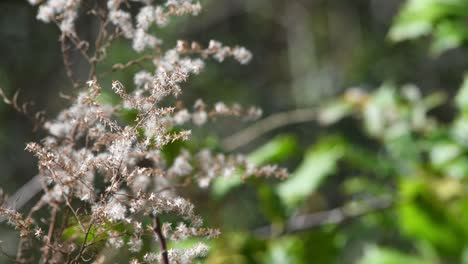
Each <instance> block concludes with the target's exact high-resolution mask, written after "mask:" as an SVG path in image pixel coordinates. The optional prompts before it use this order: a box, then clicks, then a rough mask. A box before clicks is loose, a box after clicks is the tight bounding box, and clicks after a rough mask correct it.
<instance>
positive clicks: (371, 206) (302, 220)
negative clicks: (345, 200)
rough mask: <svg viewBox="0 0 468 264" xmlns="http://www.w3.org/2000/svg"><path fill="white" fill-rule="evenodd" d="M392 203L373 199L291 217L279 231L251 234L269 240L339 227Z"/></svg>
mask: <svg viewBox="0 0 468 264" xmlns="http://www.w3.org/2000/svg"><path fill="white" fill-rule="evenodd" d="M394 203H395V201H394V200H393V198H392V197H391V196H388V195H384V196H381V197H373V198H369V199H366V200H364V201H360V202H354V203H350V204H345V205H343V206H340V207H336V208H333V209H330V210H325V211H320V212H314V213H310V214H305V215H297V216H293V217H291V218H289V219H288V221H287V222H286V223H285V224H284V226H283V228H280V229H279V230H278V226H277V225H268V226H264V227H260V228H257V229H255V230H253V233H254V234H255V235H256V236H258V237H262V238H270V237H272V236H279V235H285V234H294V233H299V232H304V231H307V230H311V229H314V228H319V227H323V226H325V225H340V224H344V223H347V222H348V221H350V220H352V219H355V218H359V217H361V216H364V215H367V214H370V213H374V212H378V211H382V210H386V209H389V208H391V207H392V206H393V205H394ZM275 231H279V232H275Z"/></svg>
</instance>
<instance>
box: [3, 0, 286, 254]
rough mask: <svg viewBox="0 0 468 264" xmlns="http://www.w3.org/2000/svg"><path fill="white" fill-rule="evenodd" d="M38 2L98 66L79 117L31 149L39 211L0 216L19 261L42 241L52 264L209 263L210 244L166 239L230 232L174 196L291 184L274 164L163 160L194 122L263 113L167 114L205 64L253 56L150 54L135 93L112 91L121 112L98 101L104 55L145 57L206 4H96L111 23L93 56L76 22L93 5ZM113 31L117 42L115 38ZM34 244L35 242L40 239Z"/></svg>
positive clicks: (238, 50)
mask: <svg viewBox="0 0 468 264" xmlns="http://www.w3.org/2000/svg"><path fill="white" fill-rule="evenodd" d="M29 2H30V3H31V4H37V5H39V11H38V15H37V18H38V19H39V20H42V21H44V22H52V21H53V22H56V23H57V24H58V26H59V27H60V29H61V31H62V38H61V41H63V43H64V44H66V42H67V40H71V41H72V43H74V44H75V45H76V48H78V49H80V50H81V52H82V54H83V56H84V57H85V58H88V59H89V62H90V65H91V69H90V77H91V78H90V80H89V81H88V82H87V83H86V84H87V85H86V88H85V89H83V90H81V91H80V92H78V94H77V95H76V98H75V99H74V100H73V102H72V104H71V106H70V107H69V108H67V109H65V110H63V111H62V112H61V113H60V114H59V115H58V116H57V118H55V119H54V120H51V121H47V122H45V123H44V125H43V127H44V128H45V129H46V130H47V131H48V133H49V136H47V137H45V138H44V139H43V140H42V141H41V142H40V143H29V144H27V146H26V150H27V151H30V152H31V153H33V154H34V155H35V156H36V157H37V159H38V168H39V175H40V179H41V183H42V186H43V191H44V194H43V195H42V197H41V198H40V200H39V201H38V202H37V204H36V206H34V208H33V209H32V210H31V212H30V213H29V215H28V216H27V217H25V218H23V217H22V216H21V215H20V214H19V213H17V212H14V211H13V210H11V209H6V208H0V214H3V215H5V216H6V217H7V218H8V219H9V221H10V222H11V223H13V224H14V225H15V227H16V228H17V229H19V230H20V231H21V236H22V237H23V239H22V242H21V244H20V247H19V251H18V256H17V261H19V262H25V261H27V248H26V246H24V244H25V241H27V242H29V243H33V244H34V243H40V244H42V262H43V263H46V262H52V263H64V262H66V261H68V262H80V261H81V259H82V258H84V257H86V258H87V259H89V258H92V259H95V260H96V263H102V262H104V261H105V259H106V256H105V255H102V254H99V252H96V245H103V247H109V248H113V249H117V248H121V247H126V248H127V249H128V251H129V252H131V253H132V254H133V253H134V254H135V257H134V258H133V260H132V263H141V262H144V263H156V262H162V263H167V262H168V261H169V262H171V263H189V262H191V261H192V260H193V259H194V258H197V257H202V256H205V255H206V254H207V250H208V248H207V246H206V245H204V244H202V243H200V244H198V245H196V246H195V247H193V248H189V249H184V250H182V249H169V248H167V245H166V241H165V240H171V241H179V240H184V239H187V238H189V237H204V238H212V237H216V236H218V235H219V233H220V232H219V231H218V230H217V229H211V228H206V227H203V221H202V218H201V217H200V216H199V215H197V214H196V213H195V209H194V205H193V204H192V203H191V202H190V201H189V200H187V199H185V198H182V197H181V196H180V194H178V193H176V191H175V187H177V186H184V185H186V184H187V183H190V182H197V183H198V185H199V186H200V187H202V188H206V187H208V186H209V184H210V182H211V181H212V180H213V179H214V178H215V177H218V176H225V177H229V176H232V175H234V174H242V175H243V176H244V177H250V176H273V177H278V178H284V177H286V176H287V172H286V171H285V170H284V169H282V168H278V167H276V166H265V167H260V168H257V167H255V166H253V165H252V164H250V163H249V162H248V161H247V160H246V159H245V158H244V157H243V156H242V155H224V154H221V153H213V152H212V151H210V150H207V149H205V150H200V151H199V152H198V153H197V154H193V155H192V154H191V153H190V152H189V151H187V150H182V151H181V152H180V154H179V155H178V156H177V157H176V158H175V159H174V161H173V162H168V160H166V158H165V157H164V155H163V152H162V148H163V147H164V146H165V145H168V144H171V143H173V142H174V141H179V140H188V139H189V138H190V135H191V131H190V130H184V129H182V126H181V125H183V124H186V123H188V122H192V123H193V124H194V125H197V126H199V125H203V124H204V123H206V122H207V121H208V120H209V119H213V118H216V117H219V116H226V115H230V116H238V117H241V118H244V119H246V120H254V119H256V118H258V117H259V116H260V115H261V111H260V110H258V109H257V108H247V109H244V108H242V107H241V106H240V105H237V104H234V105H232V106H228V105H226V104H225V103H222V102H219V103H216V104H215V105H214V106H213V107H212V108H210V107H208V106H206V105H205V104H204V103H203V101H201V100H198V101H197V102H195V104H194V105H193V108H192V109H187V108H184V107H183V106H181V105H180V104H179V105H176V106H175V107H162V106H161V105H162V102H163V101H164V100H165V99H167V98H168V97H170V96H175V97H176V96H178V95H180V93H181V92H182V85H183V83H184V82H185V81H186V80H187V78H188V77H189V76H190V75H193V74H198V73H200V72H201V71H202V69H203V67H204V60H205V59H207V58H210V57H212V58H214V59H215V60H217V61H223V60H224V59H225V58H227V57H233V58H234V59H236V60H237V61H239V62H240V63H241V64H245V63H248V62H249V60H250V59H251V57H252V55H251V54H250V52H249V51H247V50H246V49H245V48H242V47H233V48H231V47H225V46H223V45H222V44H221V43H219V42H217V41H211V42H210V43H209V45H208V47H207V48H203V47H202V45H200V44H198V43H196V42H193V43H188V42H185V41H179V42H178V43H177V45H176V47H175V48H173V49H170V50H168V51H166V52H157V53H156V54H153V55H152V57H151V59H152V62H153V65H154V70H153V71H140V72H138V73H137V74H135V76H134V82H135V87H134V89H126V88H125V87H124V85H123V84H122V83H120V82H119V81H114V82H113V83H112V85H111V88H112V90H113V91H114V92H115V93H116V94H117V95H119V96H120V98H121V102H120V103H119V104H118V105H114V106H111V105H107V104H104V103H101V101H100V100H99V98H100V95H101V93H102V88H101V86H100V85H99V83H98V81H97V79H98V77H99V76H97V75H96V74H95V71H94V66H95V64H96V63H97V62H99V61H100V60H102V59H103V58H104V56H103V55H102V54H105V50H106V48H107V47H108V46H109V45H110V42H112V41H113V40H114V39H115V38H116V37H118V36H123V37H124V38H127V39H131V40H132V47H133V49H134V50H136V51H138V52H142V51H144V50H145V49H147V48H148V49H153V50H154V48H155V47H156V46H157V45H158V44H160V43H161V40H160V39H158V38H156V37H155V36H153V35H151V34H149V33H148V29H149V28H150V27H151V26H153V25H155V26H158V27H163V26H165V25H167V23H168V22H169V19H170V17H171V16H181V15H186V14H189V15H197V14H198V13H199V12H200V10H201V7H200V4H199V3H193V2H191V1H190V0H168V1H167V2H166V3H165V4H164V5H154V4H153V3H152V1H151V0H148V1H133V2H129V1H125V0H109V1H107V3H106V5H100V4H96V6H94V7H92V10H91V11H90V12H89V13H93V14H97V16H98V17H99V19H100V20H101V21H102V24H101V25H102V27H101V33H100V36H102V39H100V40H99V39H98V41H96V43H97V44H96V47H95V48H96V51H95V53H94V54H93V53H91V54H90V53H89V52H90V50H88V48H87V47H88V46H89V45H88V44H87V42H85V41H84V40H81V39H79V37H78V35H79V34H78V33H76V31H75V21H76V18H77V17H78V14H80V12H82V9H83V8H84V7H83V5H82V3H81V2H82V1H80V0H47V1H38V0H29ZM96 2H99V1H96ZM134 2H138V3H134ZM129 5H136V6H138V7H139V11H138V13H137V14H136V16H133V15H132V13H131V12H130V11H129V8H128V6H129ZM111 31H114V33H113V34H110V33H109V32H111ZM98 38H99V37H98ZM99 41H102V42H99ZM64 55H66V54H64ZM129 65H131V63H129ZM122 68H125V67H122ZM69 77H71V75H69ZM121 111H133V112H135V113H136V118H135V119H134V120H130V122H123V121H121V120H119V119H118V116H119V113H120V112H121ZM184 127H186V126H184ZM47 207H48V208H49V209H50V211H51V212H50V216H49V217H50V218H49V219H50V220H49V222H48V223H47V225H44V223H41V222H39V221H37V220H36V219H35V217H34V213H35V212H36V211H38V210H40V209H41V208H47ZM65 211H66V212H67V213H64V212H65ZM166 215H172V216H173V217H172V218H170V219H176V220H172V221H171V222H164V223H161V222H160V221H161V220H160V217H164V216H166ZM174 217H175V218H174ZM59 218H60V219H59ZM151 219H153V221H152V222H151V221H149V222H148V220H151ZM43 230H45V231H43ZM72 231H73V232H72ZM65 233H67V234H69V233H71V234H70V235H68V236H67V235H65ZM145 237H150V238H152V239H151V240H152V241H154V242H159V243H160V244H161V249H160V250H159V251H157V250H156V249H151V250H150V251H148V252H142V250H143V248H148V247H143V243H144V238H145ZM32 238H34V239H35V241H36V242H34V241H33V242H31V241H30V240H31V239H32ZM137 253H138V254H137ZM138 256H143V257H140V258H139V257H138Z"/></svg>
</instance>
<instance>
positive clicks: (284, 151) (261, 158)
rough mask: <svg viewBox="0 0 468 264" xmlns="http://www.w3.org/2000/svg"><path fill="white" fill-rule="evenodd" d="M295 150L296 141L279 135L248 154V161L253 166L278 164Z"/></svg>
mask: <svg viewBox="0 0 468 264" xmlns="http://www.w3.org/2000/svg"><path fill="white" fill-rule="evenodd" d="M297 149H298V146H297V141H296V138H295V137H294V136H291V135H281V136H278V137H276V138H274V139H273V140H271V141H270V142H268V143H266V144H265V145H263V146H261V147H260V148H258V149H256V150H255V151H254V152H252V153H250V154H249V156H248V160H249V161H250V162H252V163H253V164H254V165H255V166H259V165H262V164H265V163H268V162H279V161H282V160H284V159H286V158H288V157H289V156H291V155H292V154H293V153H295V152H296V151H297Z"/></svg>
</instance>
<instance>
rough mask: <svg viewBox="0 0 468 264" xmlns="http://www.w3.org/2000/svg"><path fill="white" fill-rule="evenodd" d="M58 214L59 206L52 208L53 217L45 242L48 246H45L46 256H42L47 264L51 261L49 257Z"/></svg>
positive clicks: (43, 261)
mask: <svg viewBox="0 0 468 264" xmlns="http://www.w3.org/2000/svg"><path fill="white" fill-rule="evenodd" d="M57 214H58V206H57V205H54V206H53V207H52V215H51V216H50V224H49V231H48V233H47V240H46V241H45V243H46V244H45V246H44V254H43V255H42V263H47V262H48V260H49V255H50V250H51V247H50V245H51V244H52V237H53V235H54V229H55V222H56V220H57Z"/></svg>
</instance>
